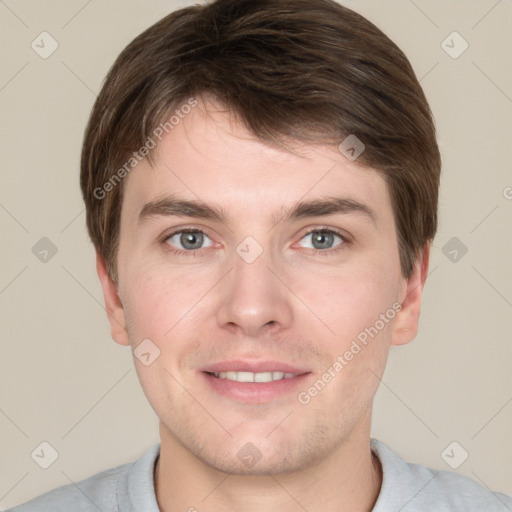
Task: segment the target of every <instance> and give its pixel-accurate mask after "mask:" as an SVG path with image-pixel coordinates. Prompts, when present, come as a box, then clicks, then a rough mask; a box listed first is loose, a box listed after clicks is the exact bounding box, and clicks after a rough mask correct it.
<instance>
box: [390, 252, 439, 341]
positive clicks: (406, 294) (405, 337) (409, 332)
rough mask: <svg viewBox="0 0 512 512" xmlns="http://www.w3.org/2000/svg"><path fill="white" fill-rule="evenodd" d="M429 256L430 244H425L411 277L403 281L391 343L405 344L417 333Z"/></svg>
mask: <svg viewBox="0 0 512 512" xmlns="http://www.w3.org/2000/svg"><path fill="white" fill-rule="evenodd" d="M429 256H430V245H429V244H427V245H425V247H424V248H423V251H422V253H421V254H420V255H419V256H418V259H417V260H416V262H415V263H414V268H413V273H412V275H411V277H410V278H409V279H407V280H406V281H405V282H404V290H403V291H402V294H401V297H400V303H401V304H402V309H401V310H400V311H399V312H398V314H397V315H396V317H395V321H394V323H393V333H392V335H391V345H405V344H406V343H409V342H410V341H412V340H413V339H414V338H415V337H416V334H417V333H418V323H419V319H420V311H421V294H422V292H423V286H424V285H425V280H426V279H427V272H428V262H429Z"/></svg>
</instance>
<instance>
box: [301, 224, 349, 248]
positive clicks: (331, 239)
mask: <svg viewBox="0 0 512 512" xmlns="http://www.w3.org/2000/svg"><path fill="white" fill-rule="evenodd" d="M307 238H310V239H311V244H310V245H309V246H307V248H308V249H332V248H333V247H336V246H338V245H340V244H341V243H342V242H343V239H342V237H341V236H340V235H338V234H337V233H334V232H333V231H330V230H328V229H317V230H315V231H310V232H309V233H307V234H306V235H305V236H304V237H303V240H306V239H307ZM336 238H338V239H339V240H340V241H339V242H338V243H335V242H336Z"/></svg>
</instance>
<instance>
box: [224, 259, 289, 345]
mask: <svg viewBox="0 0 512 512" xmlns="http://www.w3.org/2000/svg"><path fill="white" fill-rule="evenodd" d="M283 282H286V278H285V276H283V275H280V272H279V271H278V270H276V268H275V266H273V265H272V262H271V261H270V258H269V257H267V252H265V251H264V252H263V253H262V254H261V255H259V256H258V257H257V258H256V259H255V260H254V261H252V262H248V261H246V260H245V259H244V258H243V257H241V256H240V255H239V254H238V253H237V254H235V255H234V258H233V268H232V270H231V272H229V273H228V275H227V276H226V277H225V279H224V280H223V282H222V291H221V294H220V297H219V299H220V300H219V307H218V310H217V322H218V324H219V326H220V327H222V328H224V329H229V330H230V332H231V333H233V334H239V335H243V336H244V337H254V338H255V337H258V335H261V334H263V332H264V331H266V330H268V329H273V330H276V331H278V330H282V329H286V328H287V327H289V326H290V325H291V323H292V318H293V310H292V303H291V299H292V298H291V294H292V293H291V292H290V290H289V289H288V288H287V286H285V284H283ZM237 331H238V332H237Z"/></svg>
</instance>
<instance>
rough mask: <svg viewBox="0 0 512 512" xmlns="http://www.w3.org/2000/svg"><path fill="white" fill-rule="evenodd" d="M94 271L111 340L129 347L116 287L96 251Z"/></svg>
mask: <svg viewBox="0 0 512 512" xmlns="http://www.w3.org/2000/svg"><path fill="white" fill-rule="evenodd" d="M96 271H97V272H98V277H99V279H100V283H101V288H102V289H103V298H104V300H105V308H106V310H107V317H108V321H109V323H110V334H111V336H112V339H113V340H114V341H115V342H116V343H119V344H120V345H129V344H130V341H129V338H128V332H127V330H126V317H125V314H124V308H123V304H122V303H121V299H120V298H119V295H118V294H117V286H116V285H115V283H114V281H112V278H111V277H110V275H109V273H108V271H107V266H106V265H105V260H104V258H103V256H102V255H101V254H100V253H99V252H98V251H96Z"/></svg>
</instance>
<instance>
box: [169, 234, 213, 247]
mask: <svg viewBox="0 0 512 512" xmlns="http://www.w3.org/2000/svg"><path fill="white" fill-rule="evenodd" d="M205 239H208V240H209V238H208V236H207V235H206V234H205V233H203V232H202V231H199V230H194V231H178V232H177V233H174V234H173V235H171V236H170V237H169V238H168V239H167V240H166V242H167V243H168V244H169V245H172V246H173V247H176V248H177V249H180V250H183V249H185V250H188V251H193V250H196V249H202V248H203V244H204V243H205ZM210 246H211V243H210V244H209V245H208V246H206V247H210Z"/></svg>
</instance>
